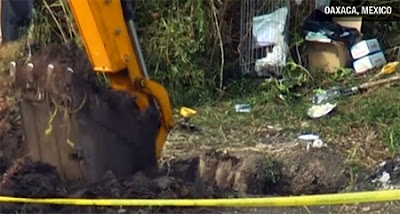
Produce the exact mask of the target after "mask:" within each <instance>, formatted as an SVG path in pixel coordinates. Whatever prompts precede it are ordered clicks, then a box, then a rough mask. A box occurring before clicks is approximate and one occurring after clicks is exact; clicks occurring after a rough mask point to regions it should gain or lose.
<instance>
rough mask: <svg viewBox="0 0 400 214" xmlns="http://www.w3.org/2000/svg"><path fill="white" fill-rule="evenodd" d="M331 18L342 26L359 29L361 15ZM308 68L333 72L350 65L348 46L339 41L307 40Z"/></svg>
mask: <svg viewBox="0 0 400 214" xmlns="http://www.w3.org/2000/svg"><path fill="white" fill-rule="evenodd" d="M333 20H334V21H335V22H336V23H338V24H340V25H341V26H343V27H349V28H355V29H357V30H358V31H361V26H362V17H334V18H333ZM307 46H308V65H309V66H308V69H310V70H317V69H322V70H324V71H325V72H329V73H332V72H335V71H336V70H337V69H338V68H342V67H349V66H351V55H350V51H349V47H348V46H347V45H346V44H345V43H343V42H339V41H331V42H330V43H326V42H325V43H324V42H317V41H307Z"/></svg>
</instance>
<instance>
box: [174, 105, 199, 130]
mask: <svg viewBox="0 0 400 214" xmlns="http://www.w3.org/2000/svg"><path fill="white" fill-rule="evenodd" d="M179 114H180V115H181V116H182V117H183V121H182V122H180V123H179V125H180V127H181V128H184V129H187V130H189V131H198V130H199V129H198V128H197V127H196V126H195V125H194V124H192V123H190V122H189V120H190V119H191V118H193V117H194V116H196V114H197V111H196V110H194V109H191V108H188V107H182V108H181V110H180V111H179Z"/></svg>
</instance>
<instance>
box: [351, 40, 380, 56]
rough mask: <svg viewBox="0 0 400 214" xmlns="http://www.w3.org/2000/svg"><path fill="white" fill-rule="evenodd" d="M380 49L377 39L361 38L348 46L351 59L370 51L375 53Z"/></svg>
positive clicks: (365, 54)
mask: <svg viewBox="0 0 400 214" xmlns="http://www.w3.org/2000/svg"><path fill="white" fill-rule="evenodd" d="M380 50H381V47H380V46H379V42H378V40H377V39H369V40H363V41H361V42H358V43H356V44H355V45H353V46H352V47H351V48H350V53H351V56H352V57H353V59H359V58H361V57H364V56H367V55H369V54H371V53H376V52H378V51H380Z"/></svg>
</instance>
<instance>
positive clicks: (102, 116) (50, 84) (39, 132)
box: [10, 46, 160, 182]
mask: <svg viewBox="0 0 400 214" xmlns="http://www.w3.org/2000/svg"><path fill="white" fill-rule="evenodd" d="M12 66H13V65H12ZM91 68H92V66H91V65H90V63H89V61H88V60H87V59H86V57H85V54H84V53H83V52H82V51H81V50H80V49H78V48H75V47H73V46H72V47H69V46H51V47H49V48H48V49H47V50H46V51H44V52H42V53H41V54H39V55H38V56H37V57H34V58H33V60H32V62H30V63H28V64H24V63H17V64H16V68H15V69H14V68H12V67H11V68H10V71H11V70H15V72H14V73H15V89H16V90H20V91H21V92H22V93H20V94H21V96H22V97H21V98H22V99H21V100H22V101H21V103H20V106H21V114H22V120H23V127H24V133H25V139H26V140H25V141H26V143H25V151H26V154H27V155H28V156H29V157H30V158H31V159H32V160H34V161H42V162H45V163H49V164H51V165H53V166H55V167H56V168H57V170H58V172H59V174H60V176H61V177H62V178H63V179H64V180H66V181H77V180H83V181H88V182H95V181H98V180H100V179H102V176H103V175H104V173H106V172H107V171H109V170H111V171H113V173H114V174H116V175H117V176H126V175H129V174H132V173H134V172H136V171H139V170H147V169H151V168H154V167H156V166H157V160H156V154H155V151H156V149H155V145H156V142H155V141H156V136H157V133H158V130H159V127H160V122H159V118H160V115H159V112H158V110H157V109H156V107H153V106H150V108H149V109H147V110H146V111H145V112H141V111H140V110H139V108H138V106H137V104H136V102H135V98H134V97H132V96H131V95H129V94H126V93H122V92H116V91H113V90H111V89H107V87H104V86H103V85H102V84H101V83H100V82H99V79H98V78H97V76H96V75H95V72H93V71H92V70H91Z"/></svg>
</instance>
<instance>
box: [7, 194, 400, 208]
mask: <svg viewBox="0 0 400 214" xmlns="http://www.w3.org/2000/svg"><path fill="white" fill-rule="evenodd" d="M395 200H400V190H383V191H371V192H354V193H337V194H322V195H305V196H288V197H267V198H233V199H232V198H231V199H78V198H46V199H34V198H17V197H7V196H0V203H2V202H3V203H32V204H57V205H75V206H145V207H151V206H173V207H179V206H184V207H290V206H321V205H335V204H336V205H337V204H354V203H372V202H385V201H395Z"/></svg>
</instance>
